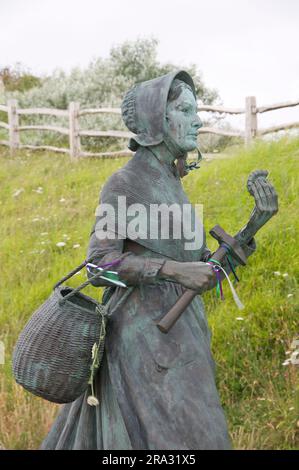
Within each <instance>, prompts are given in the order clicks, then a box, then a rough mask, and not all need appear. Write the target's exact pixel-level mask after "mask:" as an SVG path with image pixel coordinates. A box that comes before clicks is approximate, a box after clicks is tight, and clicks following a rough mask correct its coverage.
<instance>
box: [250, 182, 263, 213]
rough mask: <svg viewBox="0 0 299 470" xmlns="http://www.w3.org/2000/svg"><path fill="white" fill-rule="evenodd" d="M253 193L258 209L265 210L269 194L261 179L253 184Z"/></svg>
mask: <svg viewBox="0 0 299 470" xmlns="http://www.w3.org/2000/svg"><path fill="white" fill-rule="evenodd" d="M251 194H252V196H253V197H254V200H255V204H256V207H257V209H258V210H259V211H263V210H264V209H265V206H266V205H267V196H266V193H265V191H264V188H263V186H262V185H261V183H260V181H259V180H256V181H255V182H254V184H253V185H252V187H251Z"/></svg>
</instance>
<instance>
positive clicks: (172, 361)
mask: <svg viewBox="0 0 299 470" xmlns="http://www.w3.org/2000/svg"><path fill="white" fill-rule="evenodd" d="M186 330H189V328H186V326H185V325H184V326H180V327H178V325H176V327H174V328H173V329H172V330H171V331H170V332H169V333H167V334H164V333H161V331H160V330H159V329H158V328H157V326H156V324H155V323H154V322H151V323H148V324H147V325H146V327H144V328H143V329H141V330H139V332H138V334H139V340H140V341H141V343H142V349H143V351H146V352H147V355H148V356H149V360H151V361H153V362H154V363H155V368H156V370H157V371H158V372H162V371H165V370H167V369H170V368H175V367H181V366H185V365H187V364H190V363H191V362H194V361H195V360H196V359H197V358H198V355H199V354H198V353H199V351H198V345H197V344H196V341H194V337H193V335H192V334H191V331H190V330H189V335H187V331H186Z"/></svg>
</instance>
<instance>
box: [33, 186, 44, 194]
mask: <svg viewBox="0 0 299 470" xmlns="http://www.w3.org/2000/svg"><path fill="white" fill-rule="evenodd" d="M32 191H33V192H35V193H37V194H42V193H43V192H44V190H43V188H42V187H41V186H39V187H38V188H37V189H33V190H32Z"/></svg>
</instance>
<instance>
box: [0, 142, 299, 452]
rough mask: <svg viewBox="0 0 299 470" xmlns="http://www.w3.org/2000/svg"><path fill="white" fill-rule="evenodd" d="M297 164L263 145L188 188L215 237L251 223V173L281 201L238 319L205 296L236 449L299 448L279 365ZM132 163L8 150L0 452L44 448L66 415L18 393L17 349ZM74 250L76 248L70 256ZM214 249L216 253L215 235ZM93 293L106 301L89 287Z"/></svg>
mask: <svg viewBox="0 0 299 470" xmlns="http://www.w3.org/2000/svg"><path fill="white" fill-rule="evenodd" d="M226 153H227V151H226ZM298 157H299V141H298V140H286V139H285V140H281V141H279V142H277V143H262V142H257V143H256V144H255V145H254V146H253V147H252V148H251V149H250V150H248V151H246V150H244V149H243V148H238V149H234V150H231V152H228V155H227V158H226V159H223V160H213V161H210V162H204V163H203V164H202V168H201V169H200V170H198V171H195V172H193V173H192V174H191V175H189V176H188V177H187V178H185V179H184V186H185V189H186V191H187V193H188V195H189V197H190V199H191V201H192V202H193V203H202V204H204V223H205V227H206V230H207V232H208V230H209V229H210V228H212V227H213V225H215V224H216V223H219V224H220V225H221V226H222V227H223V228H224V229H225V230H227V231H228V232H229V233H232V234H233V233H235V232H237V230H238V229H239V228H240V227H241V226H242V225H243V224H245V222H246V220H247V218H248V216H249V214H250V212H251V209H252V207H253V200H252V198H251V197H250V196H249V195H248V193H247V191H246V179H247V176H248V174H249V173H250V171H252V170H254V169H258V168H261V169H268V170H269V172H270V176H269V178H270V180H271V181H272V182H273V183H274V185H275V188H276V189H277V192H278V194H279V204H280V206H279V213H278V214H277V215H276V216H275V217H274V218H273V219H272V220H271V221H270V222H269V223H268V224H267V226H265V227H264V228H263V229H262V230H261V232H260V233H259V234H258V235H257V237H256V239H257V244H258V250H257V252H256V253H255V254H254V255H253V256H252V257H251V258H250V259H249V262H248V266H247V267H246V268H239V269H238V272H239V274H240V278H241V283H240V284H239V285H238V294H239V296H240V298H241V300H242V301H243V303H244V304H245V310H243V311H242V312H240V311H238V310H237V308H236V306H235V305H234V303H233V301H232V299H231V294H230V292H229V290H228V288H227V286H226V285H225V294H226V295H225V297H226V300H225V301H224V302H220V301H218V300H217V299H216V297H215V293H214V292H209V293H207V294H205V296H204V300H205V304H206V308H207V313H208V317H209V324H210V327H211V329H212V333H213V342H212V348H213V353H214V357H215V360H216V362H217V364H218V372H217V381H218V388H219V391H220V395H221V400H222V403H223V405H224V407H225V411H226V414H227V417H228V422H229V427H230V432H231V435H232V437H233V441H234V445H235V447H236V448H239V449H295V448H298V435H297V440H296V430H297V432H298V430H299V427H298V426H299V422H298V414H299V405H298V401H297V402H296V397H297V400H298V383H297V378H296V371H295V366H294V365H289V366H283V365H282V363H283V362H284V360H285V359H286V357H288V356H286V352H287V351H289V350H290V344H291V342H292V340H293V339H294V338H295V337H296V335H298V296H297V292H296V288H297V285H296V276H297V278H298V256H297V255H298V249H297V247H298V245H299V241H298V232H299V227H298V206H296V196H297V194H298V178H297V174H298ZM125 161H126V159H118V160H113V161H108V160H91V159H90V160H81V161H79V162H78V163H77V164H71V163H70V161H69V159H68V157H67V156H63V155H55V154H52V153H37V152H34V153H32V152H28V151H27V152H26V151H22V152H19V154H18V155H17V156H16V157H14V158H13V159H11V158H10V157H9V153H8V151H7V150H5V149H1V150H0V194H1V198H0V213H1V227H0V236H1V254H0V256H1V258H0V261H1V284H0V298H1V306H0V340H2V341H3V342H4V344H5V348H6V362H5V364H4V365H0V414H1V421H0V447H1V444H2V445H3V446H4V447H5V448H11V449H29V448H37V447H38V445H39V443H40V442H41V440H42V439H43V437H44V436H45V434H46V432H47V431H48V429H49V427H50V426H51V423H52V421H53V419H54V416H55V413H57V409H58V406H56V405H53V404H51V403H48V402H46V401H43V400H41V399H39V398H36V397H34V396H33V395H30V394H29V393H26V392H24V391H23V390H22V389H21V387H19V386H17V385H16V384H15V383H14V380H13V378H12V375H11V353H12V348H13V346H14V344H15V341H16V339H17V336H18V334H19V332H20V331H21V329H22V327H23V325H24V324H25V322H26V320H27V319H28V318H29V316H30V315H31V313H32V312H33V311H34V309H35V308H36V307H37V306H38V305H39V304H40V303H41V302H42V301H43V300H44V299H45V298H46V297H47V296H48V295H49V294H50V291H51V288H52V286H53V284H54V283H55V282H56V281H57V280H58V279H59V278H60V277H62V276H63V275H64V274H65V273H66V272H68V271H69V270H70V269H71V268H72V267H74V266H76V265H77V264H79V263H80V262H81V261H82V260H83V259H84V258H85V254H86V248H87V243H88V238H89V233H90V229H91V226H92V224H93V219H94V211H95V208H96V205H97V201H98V195H99V190H100V188H101V186H102V185H103V183H104V182H105V180H106V179H107V177H108V176H109V175H110V174H111V173H112V172H113V171H115V170H116V169H117V168H118V167H120V166H122V165H123V164H124V162H125ZM38 187H42V188H43V190H42V192H41V193H38V192H36V191H35V190H36V189H37V188H38ZM20 189H22V192H20V193H19V195H18V196H14V193H15V192H16V191H17V190H20ZM60 241H65V242H66V245H65V246H64V247H63V248H59V247H57V246H56V243H58V242H60ZM76 244H80V247H79V248H73V245H76ZM208 245H209V247H210V248H212V249H214V248H216V242H215V240H213V239H211V237H210V236H208ZM274 271H280V273H281V274H284V273H287V274H288V276H285V277H284V276H282V275H281V276H277V275H274ZM82 280H83V274H82V275H80V276H75V278H74V280H73V281H72V284H73V285H77V284H78V283H79V282H80V281H82ZM86 292H87V293H89V294H91V295H93V296H97V295H100V292H99V291H97V290H96V289H94V288H91V287H89V288H88V289H87V290H86ZM290 294H291V295H290ZM237 317H242V318H243V320H236V318H237Z"/></svg>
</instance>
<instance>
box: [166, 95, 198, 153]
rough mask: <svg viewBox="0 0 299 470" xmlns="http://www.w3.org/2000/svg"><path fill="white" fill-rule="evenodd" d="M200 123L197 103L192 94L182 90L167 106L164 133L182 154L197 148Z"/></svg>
mask: <svg viewBox="0 0 299 470" xmlns="http://www.w3.org/2000/svg"><path fill="white" fill-rule="evenodd" d="M200 127H202V122H201V120H200V119H199V117H198V115H197V103H196V100H195V98H194V95H193V93H192V92H191V91H190V90H188V88H183V90H182V92H181V94H180V95H179V96H178V97H177V98H176V99H175V100H174V101H171V102H169V103H168V104H167V108H166V129H165V130H166V133H167V135H168V136H170V137H172V139H173V140H174V141H175V143H176V144H177V145H179V147H180V148H181V150H183V151H184V152H190V151H191V150H194V149H195V148H196V147H197V134H198V129H199V128H200Z"/></svg>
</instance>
